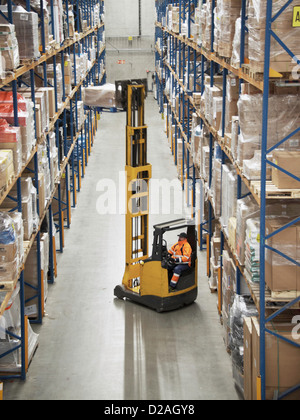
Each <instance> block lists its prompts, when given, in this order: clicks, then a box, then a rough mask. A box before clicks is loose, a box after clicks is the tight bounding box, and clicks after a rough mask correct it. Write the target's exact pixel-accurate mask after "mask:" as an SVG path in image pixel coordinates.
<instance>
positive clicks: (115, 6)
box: [105, 0, 155, 38]
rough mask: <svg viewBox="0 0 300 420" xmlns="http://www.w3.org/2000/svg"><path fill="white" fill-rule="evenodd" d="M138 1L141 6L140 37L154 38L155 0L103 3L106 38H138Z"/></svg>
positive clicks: (124, 0) (127, 0) (115, 0)
mask: <svg viewBox="0 0 300 420" xmlns="http://www.w3.org/2000/svg"><path fill="white" fill-rule="evenodd" d="M139 1H140V4H141V29H142V33H141V35H142V36H152V37H153V38H154V22H155V0H122V1H120V0H109V1H107V2H105V9H106V15H105V29H106V36H108V37H128V36H139Z"/></svg>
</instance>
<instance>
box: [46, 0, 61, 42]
mask: <svg viewBox="0 0 300 420" xmlns="http://www.w3.org/2000/svg"><path fill="white" fill-rule="evenodd" d="M48 7H49V8H50V6H48ZM62 10H63V4H62V0H53V13H54V17H53V16H52V19H53V20H54V34H52V35H53V37H54V42H55V43H56V44H58V45H61V44H62V43H63V42H64V25H63V13H61V11H62Z"/></svg>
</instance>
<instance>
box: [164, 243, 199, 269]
mask: <svg viewBox="0 0 300 420" xmlns="http://www.w3.org/2000/svg"><path fill="white" fill-rule="evenodd" d="M192 252H193V251H192V247H191V245H190V244H189V243H188V241H187V240H185V241H179V242H177V244H175V245H173V246H172V248H171V249H170V250H169V254H171V255H172V256H173V258H179V261H180V263H182V264H188V265H189V266H191V256H192Z"/></svg>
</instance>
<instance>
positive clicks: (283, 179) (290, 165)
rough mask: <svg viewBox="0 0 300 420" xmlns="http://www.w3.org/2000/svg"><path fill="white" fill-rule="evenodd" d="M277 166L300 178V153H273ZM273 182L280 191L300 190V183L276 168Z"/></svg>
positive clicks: (277, 151) (273, 171)
mask: <svg viewBox="0 0 300 420" xmlns="http://www.w3.org/2000/svg"><path fill="white" fill-rule="evenodd" d="M273 161H274V163H275V164H276V165H278V166H280V167H281V168H283V169H284V170H286V171H288V172H290V173H292V174H293V175H295V176H297V177H298V178H300V152H296V151H286V150H276V151H275V152H274V153H273ZM272 182H273V184H274V185H276V187H277V188H279V189H300V182H299V181H296V180H295V179H294V178H292V177H290V176H288V175H286V174H285V173H283V172H282V171H280V170H279V169H276V168H272Z"/></svg>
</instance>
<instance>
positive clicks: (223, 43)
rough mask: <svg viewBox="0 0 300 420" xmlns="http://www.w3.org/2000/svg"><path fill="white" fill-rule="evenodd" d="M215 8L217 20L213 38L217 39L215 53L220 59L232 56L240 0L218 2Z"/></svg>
mask: <svg viewBox="0 0 300 420" xmlns="http://www.w3.org/2000/svg"><path fill="white" fill-rule="evenodd" d="M217 4H218V6H217V19H216V22H215V25H217V30H216V31H215V37H218V38H217V50H216V51H217V52H218V53H219V55H220V56H222V57H227V58H230V57H231V56H232V49H233V39H234V35H235V22H236V20H237V18H238V17H239V16H240V13H241V4H242V2H241V1H240V0H236V1H228V0H220V1H218V3H217Z"/></svg>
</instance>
